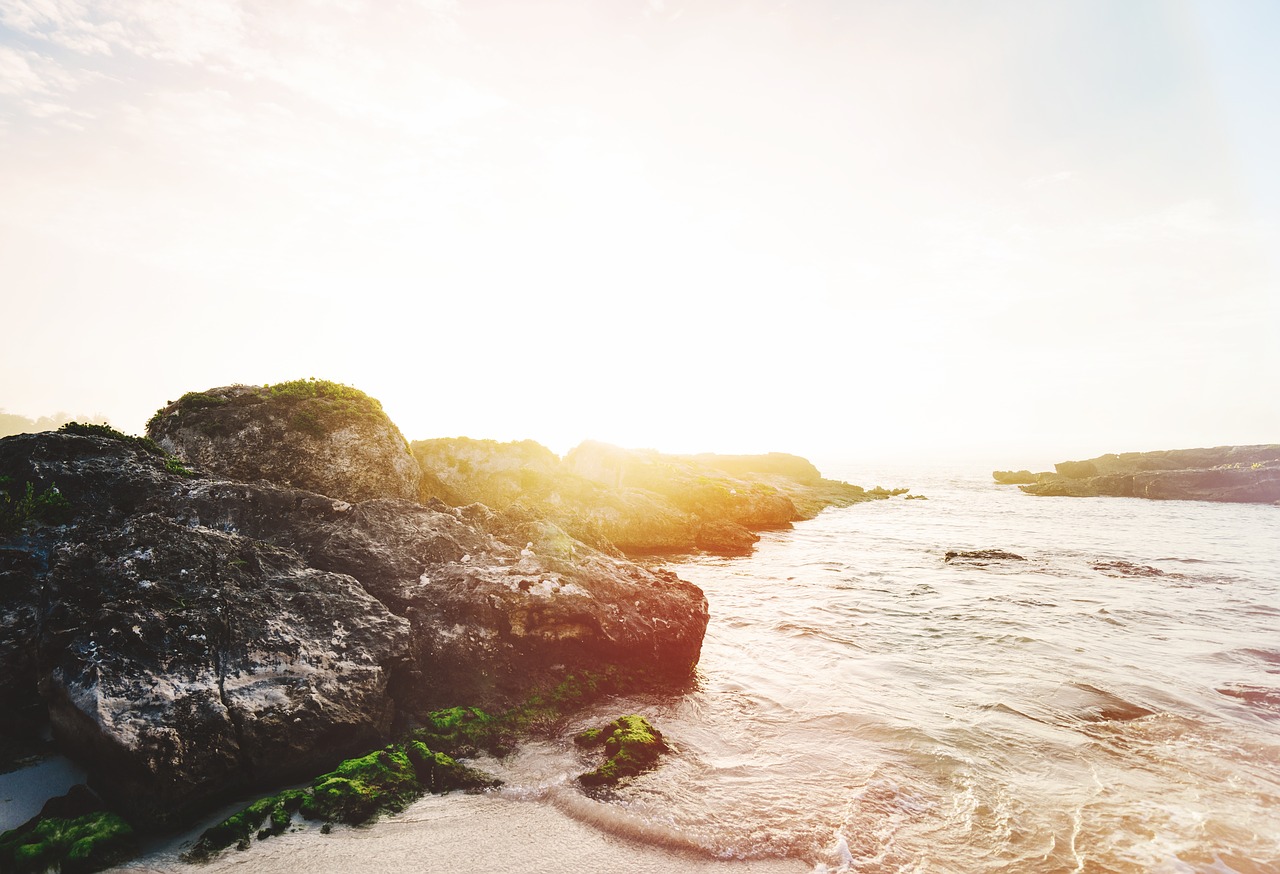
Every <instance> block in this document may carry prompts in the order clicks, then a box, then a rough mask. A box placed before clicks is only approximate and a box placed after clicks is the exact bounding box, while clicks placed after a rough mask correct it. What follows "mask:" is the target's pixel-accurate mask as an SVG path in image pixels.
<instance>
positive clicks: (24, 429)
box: [0, 410, 110, 437]
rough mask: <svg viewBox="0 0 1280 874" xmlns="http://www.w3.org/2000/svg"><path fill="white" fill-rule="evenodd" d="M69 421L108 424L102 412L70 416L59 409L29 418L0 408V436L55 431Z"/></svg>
mask: <svg viewBox="0 0 1280 874" xmlns="http://www.w3.org/2000/svg"><path fill="white" fill-rule="evenodd" d="M71 421H76V422H84V423H86V424H94V425H108V424H110V423H109V422H108V421H107V417H106V416H105V415H103V414H102V413H94V414H93V415H92V416H72V415H70V414H69V413H64V412H61V411H59V412H56V413H54V414H53V415H52V416H41V417H40V418H38V419H29V418H27V417H26V416H19V415H18V414H17V413H6V412H5V411H4V410H0V437H8V436H9V435H11V434H32V433H35V432H36V431H55V430H57V429H58V428H61V427H62V426H63V425H65V424H66V423H67V422H71Z"/></svg>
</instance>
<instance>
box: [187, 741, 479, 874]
mask: <svg viewBox="0 0 1280 874" xmlns="http://www.w3.org/2000/svg"><path fill="white" fill-rule="evenodd" d="M499 785H501V781H500V780H495V779H494V778H492V777H490V776H489V775H487V774H485V773H482V772H481V771H477V770H475V769H474V768H468V767H467V766H465V765H462V764H459V763H458V762H456V761H454V760H453V759H452V758H451V757H449V756H447V755H445V754H444V753H439V752H433V751H432V750H431V749H430V748H428V747H427V746H426V745H425V744H423V743H422V742H421V741H409V742H407V743H405V744H403V745H399V744H392V745H390V746H387V747H385V748H384V749H381V750H377V751H375V752H372V753H369V754H368V755H364V756H359V757H357V758H354V759H347V760H346V761H344V762H342V764H340V765H338V767H336V768H334V769H333V770H332V771H330V772H329V773H327V774H322V775H321V776H319V777H317V778H316V779H315V780H314V781H312V784H311V786H309V787H308V788H305V789H289V790H286V791H284V792H281V793H279V794H278V795H272V796H270V797H268V798H262V799H259V800H257V801H255V802H253V803H252V804H250V805H249V806H248V807H246V808H244V809H243V810H241V811H239V812H238V813H234V814H232V815H231V816H229V817H227V818H226V819H224V820H223V821H222V822H219V823H217V824H216V825H213V826H210V827H209V828H207V829H205V831H204V833H203V834H201V835H200V837H199V839H198V840H197V841H196V843H195V845H194V846H193V847H192V848H191V849H190V850H189V851H187V852H186V853H185V854H184V855H183V859H185V860H186V861H188V862H199V861H203V860H205V859H208V858H210V857H211V856H213V855H214V854H215V853H218V852H219V851H221V850H224V849H226V848H227V847H230V846H232V845H235V846H236V847H238V848H239V849H242V850H243V849H248V848H249V846H250V844H251V842H252V838H253V836H254V834H255V833H256V835H257V837H258V840H265V839H266V838H269V837H271V836H273V835H278V834H281V833H283V832H284V831H285V830H286V829H288V827H289V823H290V822H291V821H292V818H293V814H294V813H295V812H297V813H300V814H301V815H302V816H304V817H306V818H307V819H311V820H317V821H321V822H323V823H324V825H325V827H324V828H322V829H321V831H323V832H325V833H326V834H327V833H328V831H327V830H328V827H329V825H330V824H331V823H335V822H342V823H347V824H348V825H360V824H362V823H366V822H369V821H370V820H372V819H374V818H375V817H377V816H378V815H379V814H381V813H395V812H398V811H401V810H403V809H404V808H405V807H407V806H408V805H409V804H410V803H411V802H413V801H414V800H416V799H417V798H419V797H420V796H422V795H423V794H424V793H426V792H432V793H435V794H442V793H445V792H451V791H453V790H455V789H488V788H492V787H495V786H499Z"/></svg>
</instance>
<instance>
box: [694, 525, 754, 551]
mask: <svg viewBox="0 0 1280 874" xmlns="http://www.w3.org/2000/svg"><path fill="white" fill-rule="evenodd" d="M759 540H760V535H759V534H753V533H752V532H750V531H748V530H747V529H746V528H743V527H742V526H741V525H739V524H738V523H736V522H724V521H721V522H706V523H704V524H703V525H702V527H700V528H699V529H698V547H699V548H700V549H705V550H706V551H707V552H714V553H717V554H719V555H750V554H751V550H752V548H753V547H754V546H755V545H756V543H758V542H759Z"/></svg>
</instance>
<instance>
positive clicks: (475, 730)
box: [183, 668, 667, 861]
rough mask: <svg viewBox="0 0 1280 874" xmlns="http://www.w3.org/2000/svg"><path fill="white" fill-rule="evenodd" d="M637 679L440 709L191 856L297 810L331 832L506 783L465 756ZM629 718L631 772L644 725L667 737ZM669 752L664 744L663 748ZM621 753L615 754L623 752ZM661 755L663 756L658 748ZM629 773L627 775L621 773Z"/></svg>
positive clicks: (273, 830)
mask: <svg viewBox="0 0 1280 874" xmlns="http://www.w3.org/2000/svg"><path fill="white" fill-rule="evenodd" d="M632 680H633V678H630V677H628V676H627V675H624V674H623V673H621V672H620V671H618V670H617V669H614V668H609V669H607V670H605V671H603V672H601V673H594V672H590V671H582V672H578V673H575V674H570V675H568V676H566V677H565V678H564V679H563V680H561V681H560V682H559V683H557V684H556V685H555V686H553V687H550V688H548V689H544V690H542V691H540V692H537V693H535V694H533V695H530V696H529V698H528V699H526V700H525V701H524V703H522V704H519V705H517V706H516V707H513V708H511V709H509V710H507V711H504V712H502V713H498V714H490V713H486V712H485V711H483V710H481V709H479V708H478V707H448V708H445V709H442V710H436V711H433V712H431V713H429V714H427V715H426V717H424V718H423V720H422V724H421V725H419V726H418V727H417V728H415V729H413V730H412V731H410V732H409V734H408V736H407V737H406V739H405V740H404V742H403V743H399V744H391V745H389V746H387V747H385V748H383V749H381V750H376V751H374V752H371V753H368V754H367V755H363V756H358V757H356V758H352V759H347V760H345V761H344V762H342V763H341V764H340V765H338V767H337V768H335V769H334V770H332V771H330V772H329V773H327V774H322V775H321V776H319V777H317V778H316V779H315V780H314V781H312V784H311V786H309V787H307V788H305V789H292V790H288V791H286V792H282V793H280V794H278V795H273V796H270V797H268V798H263V799H260V800H258V801H255V802H254V803H253V804H251V805H249V806H248V807H246V808H244V809H243V810H241V811H239V812H238V813H235V814H233V815H232V816H229V817H227V818H226V819H225V820H223V821H222V822H220V823H217V824H216V825H214V826H211V827H210V828H208V829H206V830H205V831H204V833H203V834H201V836H200V838H199V839H198V840H197V841H196V843H195V844H194V845H193V847H192V848H191V850H189V851H188V852H187V853H185V854H184V856H183V858H184V859H186V860H187V861H201V860H204V859H208V858H210V857H211V856H212V855H214V854H215V853H217V852H219V851H221V850H224V849H226V848H227V847H230V846H232V845H235V846H237V847H239V848H241V849H246V848H248V847H249V845H250V843H251V839H252V837H253V835H254V834H255V833H256V834H257V837H258V839H259V840H265V839H266V838H268V837H271V836H272V835H278V834H280V833H281V832H283V831H285V830H286V829H287V828H288V826H289V822H290V819H291V818H292V815H293V813H294V812H295V811H296V812H297V813H299V814H300V815H301V816H303V817H305V818H306V819H310V820H315V821H319V822H322V823H324V825H323V826H322V828H321V832H324V833H327V832H326V829H328V828H330V826H331V824H332V823H346V824H348V825H360V824H362V823H366V822H369V821H371V820H373V819H374V818H376V817H377V816H378V815H379V814H381V813H394V812H397V811H400V810H403V809H404V808H405V807H406V806H407V805H408V804H410V803H411V802H412V801H414V800H415V799H417V798H419V797H420V796H422V795H423V794H425V793H427V792H430V793H433V794H443V793H446V792H451V791H454V790H482V789H489V788H493V787H496V786H499V785H501V781H500V780H496V779H494V778H493V777H491V776H489V775H488V774H485V773H484V772H482V771H477V770H475V769H474V768H470V767H467V766H466V765H463V764H461V763H459V762H458V761H457V758H465V757H470V756H474V755H476V754H478V753H479V752H480V751H486V752H489V753H493V754H494V755H499V756H501V755H506V754H507V753H509V752H510V751H511V750H512V749H513V748H514V745H515V743H516V740H517V738H518V737H519V736H520V735H523V734H526V733H528V732H530V731H536V730H540V729H544V728H547V727H549V726H552V725H554V724H555V723H556V722H557V721H558V720H560V719H562V718H563V717H564V714H565V713H566V712H568V711H569V710H571V709H573V708H574V707H578V706H581V705H582V704H584V703H586V702H587V701H588V700H591V699H592V698H595V697H599V696H601V695H605V694H614V693H617V692H619V691H621V690H622V689H624V688H625V687H626V686H627V685H628V684H629V683H630V682H632ZM623 719H625V720H630V719H638V720H640V725H639V727H636V726H632V724H631V723H627V725H628V726H631V727H632V730H630V731H629V732H628V733H624V735H622V736H620V737H625V739H626V740H627V743H628V747H627V751H626V753H625V754H624V755H622V756H621V758H620V759H619V764H617V765H614V766H613V767H615V768H619V767H621V768H622V769H623V770H624V771H625V770H626V769H627V768H629V767H631V766H632V765H631V764H630V763H632V762H640V761H641V760H642V759H644V757H645V756H646V755H648V754H647V753H645V752H643V751H640V748H639V747H638V746H636V742H637V741H638V740H639V739H640V731H641V729H645V730H647V731H648V732H649V734H648V735H647V737H649V738H653V737H654V736H656V738H657V740H658V742H659V743H661V737H662V736H661V734H660V733H658V731H657V729H654V728H653V727H652V726H650V725H649V724H648V722H646V721H645V720H644V719H643V718H641V717H624V718H623ZM618 722H621V720H619V721H618ZM666 749H667V747H666V745H665V744H662V747H661V751H665V750H666ZM606 751H608V747H606ZM617 752H618V751H614V752H609V755H610V756H614V757H617V756H616V754H617ZM653 758H654V759H656V758H657V753H654V754H653ZM636 773H638V771H637V772H636ZM621 776H627V774H626V773H620V774H619V777H621ZM615 779H616V778H615ZM264 823H269V825H266V826H264Z"/></svg>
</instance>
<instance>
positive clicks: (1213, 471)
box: [1020, 444, 1280, 503]
mask: <svg viewBox="0 0 1280 874" xmlns="http://www.w3.org/2000/svg"><path fill="white" fill-rule="evenodd" d="M1020 488H1021V489H1022V490H1023V491H1024V492H1026V493H1027V494H1031V495H1042V496H1044V495H1047V496H1066V497H1121V498H1152V499H1157V500H1186V501H1226V502H1236V503H1272V502H1276V501H1280V445H1277V444H1271V445H1260V446H1219V447H1217V448H1214V449H1176V450H1167V451H1162V452H1126V453H1122V454H1119V455H1116V454H1111V455H1101V456H1099V457H1097V458H1091V459H1087V460H1085V461H1064V462H1060V463H1059V464H1057V465H1055V472H1054V473H1041V474H1038V475H1037V479H1036V482H1035V483H1032V484H1027V485H1023V486H1020Z"/></svg>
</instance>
